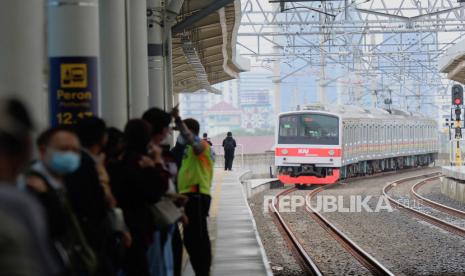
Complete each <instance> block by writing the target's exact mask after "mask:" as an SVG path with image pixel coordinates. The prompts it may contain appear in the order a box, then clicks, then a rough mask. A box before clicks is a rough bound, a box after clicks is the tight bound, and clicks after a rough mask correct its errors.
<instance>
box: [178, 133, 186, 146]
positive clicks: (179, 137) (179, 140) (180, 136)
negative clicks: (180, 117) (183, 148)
mask: <svg viewBox="0 0 465 276" xmlns="http://www.w3.org/2000/svg"><path fill="white" fill-rule="evenodd" d="M176 142H178V143H179V144H181V145H184V144H186V141H185V140H184V138H183V137H182V135H179V136H178V139H177V140H176Z"/></svg>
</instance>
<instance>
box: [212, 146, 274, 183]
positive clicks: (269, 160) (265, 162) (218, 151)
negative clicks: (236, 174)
mask: <svg viewBox="0 0 465 276" xmlns="http://www.w3.org/2000/svg"><path fill="white" fill-rule="evenodd" d="M213 149H214V151H215V155H216V159H215V168H224V150H223V147H222V146H221V145H213ZM233 169H243V170H250V171H252V172H253V174H254V175H257V176H266V177H268V176H270V174H271V175H275V166H274V151H267V152H264V153H254V154H244V148H243V146H242V145H240V144H238V145H237V149H236V156H235V158H234V163H233Z"/></svg>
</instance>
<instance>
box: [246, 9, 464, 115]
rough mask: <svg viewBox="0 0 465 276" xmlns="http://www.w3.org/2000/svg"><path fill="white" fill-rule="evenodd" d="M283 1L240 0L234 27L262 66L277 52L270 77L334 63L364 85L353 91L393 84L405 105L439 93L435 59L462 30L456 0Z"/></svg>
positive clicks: (444, 84)
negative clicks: (279, 70) (276, 69)
mask: <svg viewBox="0 0 465 276" xmlns="http://www.w3.org/2000/svg"><path fill="white" fill-rule="evenodd" d="M285 2H287V3H285V6H284V9H283V11H281V9H282V5H281V6H280V5H279V4H270V3H268V1H265V0H243V3H242V7H243V10H242V13H243V16H242V22H241V28H240V30H239V34H238V36H239V39H238V49H240V52H241V54H242V55H245V56H249V57H253V58H255V59H256V60H257V61H259V62H262V63H263V64H267V65H266V66H265V67H267V66H270V64H273V62H276V61H277V60H279V61H280V62H281V63H284V64H289V72H284V73H283V75H282V76H281V77H280V78H279V79H278V80H275V81H283V80H285V79H286V78H288V77H290V76H293V75H295V74H299V73H302V72H303V71H305V70H307V69H308V68H316V69H317V70H316V71H319V70H323V71H324V70H328V68H332V67H334V68H335V67H337V68H339V70H342V71H346V72H347V73H348V75H349V78H350V79H354V78H355V79H357V82H356V83H357V84H356V85H358V86H359V88H357V89H362V90H364V92H363V93H361V94H360V95H358V96H355V98H357V99H360V98H361V97H364V96H365V95H367V94H370V93H372V92H373V90H374V89H376V90H377V91H384V90H386V91H387V90H392V93H393V95H394V97H397V99H394V102H395V103H396V102H397V103H398V104H399V105H400V106H403V107H406V106H407V107H409V106H410V107H411V106H419V105H420V104H421V103H422V102H426V101H425V98H426V100H427V101H428V102H431V98H432V97H433V98H434V97H436V96H442V95H444V94H445V93H446V91H447V89H448V87H449V85H450V81H448V80H446V79H445V77H444V76H443V75H441V74H440V73H439V69H438V68H437V66H438V65H437V62H438V59H439V57H440V56H441V55H442V54H443V53H444V52H445V50H446V49H447V48H448V47H449V46H450V45H452V44H454V43H455V42H457V41H458V40H460V39H461V38H463V35H464V34H465V24H464V23H465V9H464V8H465V6H463V4H461V3H457V1H455V0H342V1H341V0H340V1H310V2H307V1H306V2H298V1H285ZM446 36H447V38H445V37H446ZM274 64H276V63H274ZM296 64H297V65H296ZM313 74H318V72H313ZM323 75H324V74H323ZM325 78H327V79H328V78H329V77H328V76H327V75H326V76H325ZM345 78H346V79H347V77H345ZM342 79H344V77H343V78H342ZM338 80H339V81H344V80H341V78H338ZM346 82H348V81H347V80H346ZM349 82H350V81H349ZM373 83H375V84H376V85H374V84H373ZM422 95H425V96H422ZM351 98H353V97H351Z"/></svg>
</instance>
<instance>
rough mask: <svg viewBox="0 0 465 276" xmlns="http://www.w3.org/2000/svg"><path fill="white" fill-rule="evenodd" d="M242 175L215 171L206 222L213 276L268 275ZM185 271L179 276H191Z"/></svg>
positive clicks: (263, 252) (266, 262)
mask: <svg viewBox="0 0 465 276" xmlns="http://www.w3.org/2000/svg"><path fill="white" fill-rule="evenodd" d="M243 173H244V172H243V171H223V170H215V177H214V186H213V189H212V204H211V208H210V221H209V230H210V240H211V242H212V253H213V263H212V270H211V271H212V274H211V275H213V276H216V275H217V276H220V275H221V276H223V275H240V276H252V275H253V276H260V275H270V276H271V275H272V273H271V269H270V267H269V264H268V260H267V258H266V254H265V251H264V249H263V245H262V243H261V241H260V237H259V236H258V232H257V230H256V225H255V221H254V219H253V216H252V212H251V210H250V208H249V206H248V204H247V201H246V198H245V195H244V192H243V190H242V185H241V182H240V179H239V178H240V176H241V175H242V174H243ZM186 270H187V271H185V273H183V275H187V276H190V275H193V273H192V271H191V269H186Z"/></svg>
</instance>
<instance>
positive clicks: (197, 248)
mask: <svg viewBox="0 0 465 276" xmlns="http://www.w3.org/2000/svg"><path fill="white" fill-rule="evenodd" d="M187 196H188V198H189V201H188V202H187V204H186V206H185V212H186V216H187V218H188V219H189V223H188V224H187V225H186V226H185V227H184V245H185V247H186V250H187V252H188V253H189V259H190V262H191V265H192V268H193V269H194V272H195V275H196V276H208V275H210V266H211V262H212V253H211V244H210V237H209V235H208V225H207V217H208V212H209V210H210V202H211V197H210V196H208V195H203V194H198V193H189V194H187Z"/></svg>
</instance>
